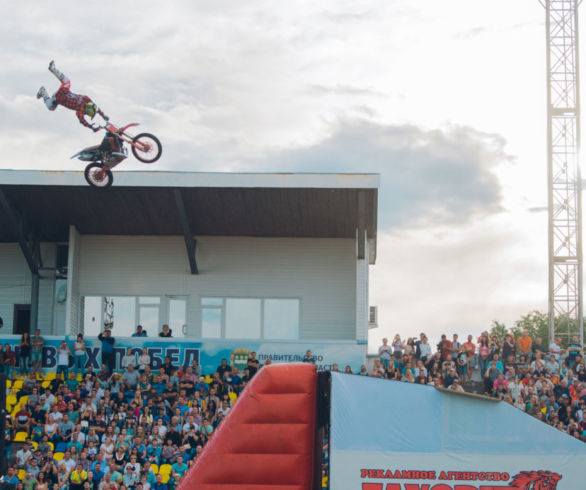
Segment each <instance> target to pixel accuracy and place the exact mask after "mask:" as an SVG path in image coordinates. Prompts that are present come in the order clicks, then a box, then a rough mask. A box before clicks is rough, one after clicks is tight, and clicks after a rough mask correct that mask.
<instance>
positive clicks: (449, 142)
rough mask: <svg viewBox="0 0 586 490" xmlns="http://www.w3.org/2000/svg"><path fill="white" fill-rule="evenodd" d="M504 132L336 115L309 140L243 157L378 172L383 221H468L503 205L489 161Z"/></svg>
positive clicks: (276, 164) (499, 151)
mask: <svg viewBox="0 0 586 490" xmlns="http://www.w3.org/2000/svg"><path fill="white" fill-rule="evenodd" d="M503 147H504V141H503V139H502V138H500V137H498V136H496V135H492V134H486V133H480V132H478V131H475V130H474V129H471V128H467V127H452V128H449V129H447V130H434V131H426V130H423V129H421V128H418V127H416V126H384V125H379V124H375V123H372V122H366V121H344V122H340V123H339V124H338V125H337V127H336V128H335V130H334V132H333V133H332V135H331V136H330V137H328V138H327V139H325V140H323V141H321V142H319V143H317V144H315V145H314V146H311V147H306V148H301V149H293V150H289V151H281V152H278V153H276V154H272V155H268V156H266V157H265V158H263V159H261V160H260V161H256V162H248V164H247V165H246V169H247V170H250V171H258V170H263V171H269V170H270V171H274V172H283V171H296V172H377V173H380V174H381V188H380V194H379V221H380V224H381V226H382V227H396V226H402V225H407V224H409V225H411V226H413V225H417V226H428V225H431V224H450V223H452V224H454V223H465V222H469V221H470V220H473V219H475V218H478V217H482V216H487V215H489V214H494V213H498V212H500V211H502V206H501V198H502V196H501V186H500V184H499V181H498V179H497V177H496V176H495V175H494V173H493V170H494V168H495V167H496V166H497V165H498V164H500V163H502V162H503V161H505V160H507V159H509V157H508V156H507V155H506V154H505V152H504V150H503Z"/></svg>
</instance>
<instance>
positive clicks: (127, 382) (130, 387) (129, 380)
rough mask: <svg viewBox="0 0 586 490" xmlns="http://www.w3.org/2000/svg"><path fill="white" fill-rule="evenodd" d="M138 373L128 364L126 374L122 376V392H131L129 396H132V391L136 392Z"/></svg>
mask: <svg viewBox="0 0 586 490" xmlns="http://www.w3.org/2000/svg"><path fill="white" fill-rule="evenodd" d="M138 376H139V373H138V371H135V370H134V365H133V364H130V365H129V366H128V368H127V369H126V372H125V373H124V374H123V375H122V381H123V383H124V391H125V392H131V393H130V395H131V396H132V395H133V394H134V393H133V392H134V391H135V390H136V386H137V385H138Z"/></svg>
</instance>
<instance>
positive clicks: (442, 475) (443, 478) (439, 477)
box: [437, 471, 449, 480]
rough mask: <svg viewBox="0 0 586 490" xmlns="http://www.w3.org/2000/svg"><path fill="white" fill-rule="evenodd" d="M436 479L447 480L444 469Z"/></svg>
mask: <svg viewBox="0 0 586 490" xmlns="http://www.w3.org/2000/svg"><path fill="white" fill-rule="evenodd" d="M437 479H438V480H449V478H448V475H446V472H445V471H442V472H441V473H440V476H438V477H437Z"/></svg>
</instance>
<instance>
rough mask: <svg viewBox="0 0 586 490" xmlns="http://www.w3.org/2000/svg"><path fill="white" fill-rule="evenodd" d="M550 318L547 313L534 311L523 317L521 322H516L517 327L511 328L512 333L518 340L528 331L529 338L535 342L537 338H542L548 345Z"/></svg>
mask: <svg viewBox="0 0 586 490" xmlns="http://www.w3.org/2000/svg"><path fill="white" fill-rule="evenodd" d="M548 321H549V320H548V316H547V314H546V313H542V312H541V311H537V310H535V311H532V312H530V313H527V314H526V315H523V316H522V317H521V318H520V319H519V320H517V321H516V322H515V325H514V326H513V327H512V328H511V333H512V334H513V336H514V337H515V339H518V338H519V337H520V336H521V334H522V333H523V330H527V332H528V333H529V337H531V338H532V339H533V340H535V339H536V338H537V337H541V340H542V341H543V343H544V344H545V345H547V343H548V332H549V323H548Z"/></svg>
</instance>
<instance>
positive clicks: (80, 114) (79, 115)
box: [75, 107, 98, 133]
mask: <svg viewBox="0 0 586 490" xmlns="http://www.w3.org/2000/svg"><path fill="white" fill-rule="evenodd" d="M75 115H76V116H77V119H79V122H80V123H81V124H83V125H84V126H85V127H86V128H90V129H91V130H92V131H93V132H94V133H95V132H96V131H98V128H95V127H94V126H92V125H91V124H90V123H88V122H87V121H86V120H85V114H84V112H83V107H82V108H79V109H77V110H76V111H75Z"/></svg>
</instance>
